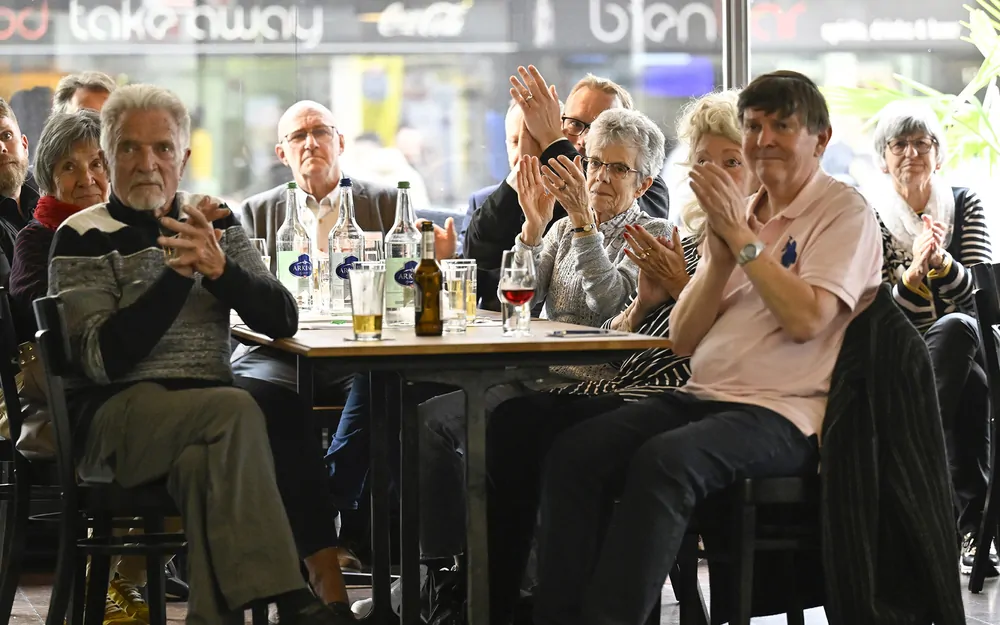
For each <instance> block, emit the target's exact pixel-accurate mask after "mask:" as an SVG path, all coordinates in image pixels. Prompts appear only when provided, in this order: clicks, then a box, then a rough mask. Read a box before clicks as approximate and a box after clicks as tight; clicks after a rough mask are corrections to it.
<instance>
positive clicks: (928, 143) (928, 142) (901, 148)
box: [887, 139, 937, 156]
mask: <svg viewBox="0 0 1000 625" xmlns="http://www.w3.org/2000/svg"><path fill="white" fill-rule="evenodd" d="M887 145H888V146H889V151H890V152H892V153H893V154H895V155H896V156H902V155H903V154H905V153H906V150H907V148H909V147H910V146H911V145H912V146H913V149H914V150H916V151H917V154H921V155H922V154H927V153H928V152H930V151H931V148H933V147H934V146H936V145H937V141H935V140H934V139H914V140H910V141H908V140H906V139H893V140H892V141H890V142H889V143H888V144H887Z"/></svg>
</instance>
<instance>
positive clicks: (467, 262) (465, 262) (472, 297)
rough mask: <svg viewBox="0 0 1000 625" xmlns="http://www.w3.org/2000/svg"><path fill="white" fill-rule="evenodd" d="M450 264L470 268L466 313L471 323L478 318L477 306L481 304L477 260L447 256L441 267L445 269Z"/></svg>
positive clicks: (466, 293)
mask: <svg viewBox="0 0 1000 625" xmlns="http://www.w3.org/2000/svg"><path fill="white" fill-rule="evenodd" d="M449 265H459V266H464V267H468V268H469V280H468V283H467V284H466V287H465V290H466V292H465V307H466V311H465V315H466V317H468V319H469V323H472V322H473V321H475V320H476V308H478V305H479V299H478V295H477V293H479V291H478V290H477V288H478V279H477V275H476V273H477V272H476V261H475V259H473V258H446V259H444V260H442V261H441V269H442V271H443V270H444V268H445V267H447V266H449Z"/></svg>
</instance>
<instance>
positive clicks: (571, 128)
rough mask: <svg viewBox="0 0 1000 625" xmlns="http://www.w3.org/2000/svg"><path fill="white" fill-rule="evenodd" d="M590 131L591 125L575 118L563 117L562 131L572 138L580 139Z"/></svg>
mask: <svg viewBox="0 0 1000 625" xmlns="http://www.w3.org/2000/svg"><path fill="white" fill-rule="evenodd" d="M589 130H590V124H588V123H587V122H582V121H580V120H579V119H576V118H575V117H565V116H564V117H563V118H562V131H563V132H564V133H565V134H567V135H569V136H571V137H579V136H580V135H582V134H583V133H585V132H588V131H589Z"/></svg>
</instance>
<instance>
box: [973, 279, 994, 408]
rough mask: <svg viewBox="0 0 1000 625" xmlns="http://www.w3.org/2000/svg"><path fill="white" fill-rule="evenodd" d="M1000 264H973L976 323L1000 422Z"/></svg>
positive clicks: (987, 376)
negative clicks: (998, 330) (999, 283)
mask: <svg viewBox="0 0 1000 625" xmlns="http://www.w3.org/2000/svg"><path fill="white" fill-rule="evenodd" d="M998 272H1000V265H988V264H985V263H983V264H978V265H973V266H972V280H973V284H974V285H975V288H974V290H973V300H974V301H975V305H976V323H977V324H978V326H979V344H980V346H981V348H982V350H983V351H982V356H983V362H984V363H985V365H986V380H987V382H988V384H989V387H990V414H991V415H992V417H993V419H994V420H997V421H1000V414H998V412H1000V351H998V349H1000V345H998V343H997V335H996V332H995V330H994V329H995V328H996V327H997V326H998V325H1000V288H998V287H997V273H998Z"/></svg>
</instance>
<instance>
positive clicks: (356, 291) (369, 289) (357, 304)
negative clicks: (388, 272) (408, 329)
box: [347, 261, 385, 341]
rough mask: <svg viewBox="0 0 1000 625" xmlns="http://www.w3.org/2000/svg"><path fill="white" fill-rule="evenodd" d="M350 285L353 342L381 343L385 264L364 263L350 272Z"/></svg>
mask: <svg viewBox="0 0 1000 625" xmlns="http://www.w3.org/2000/svg"><path fill="white" fill-rule="evenodd" d="M347 276H348V282H349V283H350V285H351V320H352V322H353V324H354V340H356V341H380V340H382V314H383V312H384V310H385V263H383V262H381V261H361V262H357V263H354V266H353V267H352V268H351V270H350V271H348V272H347Z"/></svg>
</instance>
